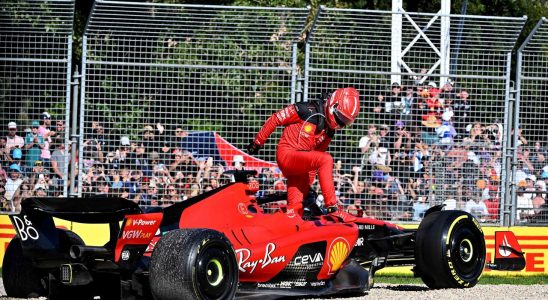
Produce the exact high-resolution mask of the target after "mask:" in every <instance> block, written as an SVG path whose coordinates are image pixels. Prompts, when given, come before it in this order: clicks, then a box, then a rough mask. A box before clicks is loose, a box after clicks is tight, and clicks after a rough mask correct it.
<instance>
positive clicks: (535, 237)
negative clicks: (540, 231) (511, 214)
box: [485, 235, 548, 241]
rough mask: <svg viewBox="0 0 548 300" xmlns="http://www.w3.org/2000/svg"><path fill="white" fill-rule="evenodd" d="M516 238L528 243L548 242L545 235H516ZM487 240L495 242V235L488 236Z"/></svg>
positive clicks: (547, 237)
mask: <svg viewBox="0 0 548 300" xmlns="http://www.w3.org/2000/svg"><path fill="white" fill-rule="evenodd" d="M516 237H517V238H518V241H522V240H528V241H534V240H539V241H548V236H543V235H522V236H519V235H516ZM485 239H486V240H494V239H495V236H494V235H486V236H485Z"/></svg>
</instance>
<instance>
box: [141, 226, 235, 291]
mask: <svg viewBox="0 0 548 300" xmlns="http://www.w3.org/2000/svg"><path fill="white" fill-rule="evenodd" d="M150 287H151V291H152V295H153V296H154V298H155V299H196V300H198V299H232V298H234V295H235V294H236V290H237V287H238V266H237V264H236V257H235V254H234V250H233V248H232V244H231V243H230V241H229V240H228V239H227V238H226V237H225V236H224V235H223V234H222V233H220V232H217V231H214V230H210V229H180V230H174V231H171V232H169V233H168V234H166V235H164V236H162V237H161V238H160V240H159V241H158V244H156V246H155V248H154V252H153V253H152V258H151V262H150Z"/></svg>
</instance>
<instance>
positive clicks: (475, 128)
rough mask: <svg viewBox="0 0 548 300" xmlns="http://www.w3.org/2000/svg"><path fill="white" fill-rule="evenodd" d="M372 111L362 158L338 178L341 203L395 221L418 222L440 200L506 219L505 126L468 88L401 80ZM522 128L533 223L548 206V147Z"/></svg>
mask: <svg viewBox="0 0 548 300" xmlns="http://www.w3.org/2000/svg"><path fill="white" fill-rule="evenodd" d="M477 109H482V110H485V109H486V108H485V107H481V108H480V107H478V108H477ZM367 110H368V111H367V112H366V114H367V117H366V118H367V119H368V120H370V121H371V123H370V124H368V126H367V132H366V134H365V135H364V136H363V137H361V139H360V140H359V143H358V147H359V150H360V152H361V155H362V159H361V161H360V162H359V165H358V164H356V166H353V167H352V168H351V170H352V171H351V172H348V173H349V174H338V175H339V176H338V177H336V178H337V179H336V180H338V187H339V189H338V192H339V193H340V195H341V196H340V199H341V201H342V204H346V205H348V207H349V209H350V210H351V211H353V212H354V213H356V214H359V215H367V216H372V217H377V218H382V219H390V220H414V221H417V220H420V219H421V218H422V216H423V215H424V212H425V211H426V209H428V208H429V207H430V206H431V205H434V204H441V203H444V204H446V206H447V207H448V208H452V209H462V210H466V211H468V212H470V213H472V214H474V215H475V216H476V217H478V219H480V220H482V221H484V222H495V221H497V220H498V219H499V217H500V193H501V176H502V168H503V166H502V164H503V157H502V141H503V132H504V131H503V129H504V128H503V124H502V122H501V121H500V120H497V119H493V120H490V119H488V118H487V117H486V116H485V115H487V114H485V113H484V112H478V111H475V106H474V104H473V101H472V100H471V99H470V94H469V93H468V91H467V89H465V88H463V87H461V88H455V86H454V83H453V82H452V81H451V80H448V81H447V82H446V83H445V84H444V85H443V86H441V88H438V86H437V84H436V83H434V82H428V83H426V82H425V83H421V82H419V81H415V82H413V83H411V84H409V85H407V86H402V85H400V84H399V83H397V82H394V83H393V84H392V85H391V87H390V91H388V92H387V93H381V94H379V95H378V96H377V99H376V102H375V101H373V102H372V103H371V105H370V106H369V107H368V108H367ZM488 120H490V122H486V121H488ZM522 131H523V129H522V128H519V132H518V136H519V139H518V145H517V153H518V154H517V155H518V166H517V174H516V178H517V181H516V182H517V185H518V187H517V191H518V203H517V214H518V216H517V220H519V221H520V222H529V221H531V220H532V219H534V217H535V216H538V215H542V213H543V211H546V210H547V204H546V185H547V184H548V164H547V163H546V161H545V157H546V156H547V155H548V152H547V150H546V149H545V148H544V147H543V145H542V142H541V141H536V142H535V145H534V147H532V146H531V145H530V143H529V141H528V140H527V139H526V138H525V135H524V134H523V132H522ZM335 169H336V170H340V168H335ZM347 169H349V168H347ZM508 171H510V170H508ZM336 172H338V171H336ZM507 176H508V177H509V178H511V176H512V174H511V172H509V173H508V174H507ZM544 215H546V213H545V212H544ZM544 221H546V220H544Z"/></svg>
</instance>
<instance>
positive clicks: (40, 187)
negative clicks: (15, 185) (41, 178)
mask: <svg viewBox="0 0 548 300" xmlns="http://www.w3.org/2000/svg"><path fill="white" fill-rule="evenodd" d="M47 195H48V190H47V189H46V186H45V185H44V184H41V183H37V184H36V185H35V186H34V196H36V197H46V196H47Z"/></svg>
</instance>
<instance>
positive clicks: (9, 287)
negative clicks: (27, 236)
mask: <svg viewBox="0 0 548 300" xmlns="http://www.w3.org/2000/svg"><path fill="white" fill-rule="evenodd" d="M44 277H45V272H44V271H43V270H40V269H38V268H35V267H34V266H33V264H32V261H31V259H30V258H28V257H24V256H23V247H22V245H21V239H19V238H18V237H15V238H13V239H12V240H11V242H10V243H9V245H8V248H7V249H6V253H5V254H4V261H3V265H2V280H3V281H4V289H5V290H6V294H7V295H8V296H9V297H17V298H29V297H38V296H46V295H47V294H46V287H45V281H43V279H44Z"/></svg>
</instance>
